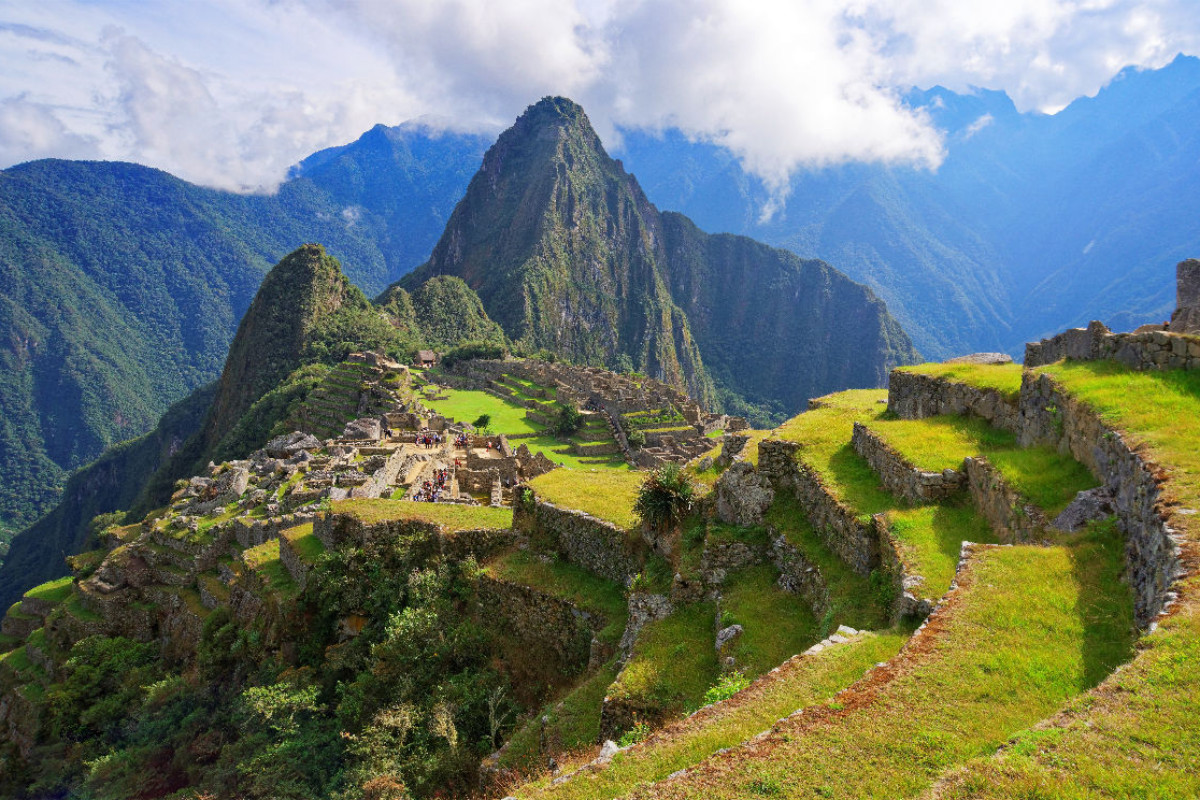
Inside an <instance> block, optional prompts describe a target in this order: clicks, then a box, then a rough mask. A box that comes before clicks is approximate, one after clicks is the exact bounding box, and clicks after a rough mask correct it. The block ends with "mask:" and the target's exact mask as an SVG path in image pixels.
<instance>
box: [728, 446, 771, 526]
mask: <svg viewBox="0 0 1200 800" xmlns="http://www.w3.org/2000/svg"><path fill="white" fill-rule="evenodd" d="M715 494H716V512H717V517H718V518H719V519H720V520H721V521H722V522H726V523H729V524H731V525H742V526H749V525H761V524H762V523H763V514H765V513H766V511H767V509H768V508H770V506H771V503H772V502H773V501H774V500H775V490H774V489H773V488H771V483H770V481H769V480H767V478H766V477H765V476H763V475H760V474H759V472H758V470H756V469H755V468H754V466H753V465H752V464H749V463H747V462H745V461H737V462H735V463H734V464H733V465H732V466H730V467H729V468H728V469H726V470H725V471H724V472H723V473H721V477H720V478H718V479H717V485H716V491H715Z"/></svg>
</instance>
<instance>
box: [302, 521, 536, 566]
mask: <svg viewBox="0 0 1200 800" xmlns="http://www.w3.org/2000/svg"><path fill="white" fill-rule="evenodd" d="M313 533H314V534H316V536H317V538H318V539H320V540H321V544H323V545H325V549H326V550H335V549H337V548H338V547H341V546H344V545H347V544H349V545H354V546H361V545H363V544H366V543H367V542H368V541H390V542H403V543H404V544H405V545H407V546H408V547H409V551H410V555H409V557H410V559H411V560H412V561H413V562H414V563H417V562H424V561H429V560H431V559H434V558H447V559H451V560H457V559H464V558H466V557H467V556H474V557H475V558H476V559H478V560H480V561H483V560H485V559H487V558H488V557H489V556H491V555H493V554H495V553H497V552H499V551H500V550H501V549H503V548H505V547H509V546H511V545H512V544H513V543H514V542H515V540H516V534H515V532H514V531H512V530H511V529H509V528H502V529H495V528H485V529H478V530H466V531H454V532H445V531H443V530H442V529H441V527H440V526H439V525H435V524H433V523H430V522H422V521H420V520H409V519H398V520H385V521H383V522H375V523H370V524H367V523H364V522H363V521H362V520H360V519H359V518H358V517H355V516H354V515H352V514H327V515H325V516H323V517H318V518H317V520H316V522H314V523H313Z"/></svg>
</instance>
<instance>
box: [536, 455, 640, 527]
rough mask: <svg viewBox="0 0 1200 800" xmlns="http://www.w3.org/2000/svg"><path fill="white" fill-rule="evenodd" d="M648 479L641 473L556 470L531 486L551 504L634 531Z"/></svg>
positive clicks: (541, 476) (538, 479)
mask: <svg viewBox="0 0 1200 800" xmlns="http://www.w3.org/2000/svg"><path fill="white" fill-rule="evenodd" d="M645 478H646V475H645V473H641V472H614V471H612V470H608V471H601V470H587V471H583V470H564V469H556V470H553V471H552V472H547V473H546V474H545V475H539V476H538V477H536V478H534V479H533V480H532V481H530V482H529V485H530V487H532V488H533V490H534V491H535V492H537V495H538V497H540V498H541V499H543V500H546V501H547V502H549V503H553V504H554V505H556V506H559V507H561V508H569V509H573V510H575V511H583V512H585V513H588V514H591V515H592V516H593V517H597V518H599V519H603V520H607V521H608V522H611V523H613V524H614V525H616V526H617V527H619V528H623V529H625V530H631V529H633V528H635V527H637V526H638V524H639V520H638V518H637V515H636V514H634V513H633V504H634V502H635V501H636V500H637V493H638V489H639V487H641V485H642V481H644V480H645Z"/></svg>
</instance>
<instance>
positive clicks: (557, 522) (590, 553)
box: [513, 489, 642, 586]
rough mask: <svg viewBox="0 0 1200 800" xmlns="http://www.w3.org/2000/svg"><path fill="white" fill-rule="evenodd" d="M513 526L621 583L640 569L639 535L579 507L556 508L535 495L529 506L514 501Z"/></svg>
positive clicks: (580, 563) (625, 583) (573, 562)
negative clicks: (632, 533)
mask: <svg viewBox="0 0 1200 800" xmlns="http://www.w3.org/2000/svg"><path fill="white" fill-rule="evenodd" d="M529 491H533V490H532V489H530V490H529ZM513 527H514V528H516V529H518V530H524V531H528V532H529V534H530V535H531V536H534V537H536V538H539V539H542V540H544V542H545V544H546V546H548V547H549V548H552V549H554V550H556V551H557V552H558V553H559V554H561V555H562V557H563V558H565V559H566V560H567V561H569V562H571V563H572V564H577V565H578V566H581V567H583V568H584V569H586V570H589V571H590V572H594V573H595V574H597V575H599V576H600V577H602V578H607V579H608V580H610V581H614V582H616V583H619V584H621V585H622V586H628V585H629V582H630V581H632V580H633V577H634V576H635V575H637V574H638V573H639V572H641V571H642V558H641V554H640V552H639V548H638V545H637V542H638V541H640V537H635V536H632V535H631V534H630V533H629V532H628V531H624V530H621V529H620V528H618V527H617V526H616V525H613V524H612V523H611V522H606V521H605V520H602V519H597V518H596V517H593V516H591V515H590V514H585V513H584V512H582V511H572V510H569V509H565V508H559V507H558V506H556V505H554V504H553V503H548V502H546V501H545V500H541V499H538V498H537V497H536V495H535V497H534V501H533V503H532V506H530V505H529V504H527V503H524V502H518V503H516V504H515V507H514V508H513Z"/></svg>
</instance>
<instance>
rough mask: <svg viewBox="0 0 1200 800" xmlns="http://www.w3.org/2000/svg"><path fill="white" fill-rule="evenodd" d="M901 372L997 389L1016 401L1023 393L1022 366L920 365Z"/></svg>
mask: <svg viewBox="0 0 1200 800" xmlns="http://www.w3.org/2000/svg"><path fill="white" fill-rule="evenodd" d="M899 370H900V371H901V372H914V373H917V374H919V375H932V376H934V377H937V378H945V379H946V380H949V381H954V382H955V383H965V384H966V385H968V386H974V387H976V388H979V389H997V390H999V391H1000V392H1002V393H1003V394H1005V395H1006V396H1008V397H1010V398H1011V399H1013V400H1014V401H1015V400H1016V399H1017V397H1018V396H1019V395H1020V393H1021V373H1022V367H1021V365H1020V364H919V365H917V366H914V367H899Z"/></svg>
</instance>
